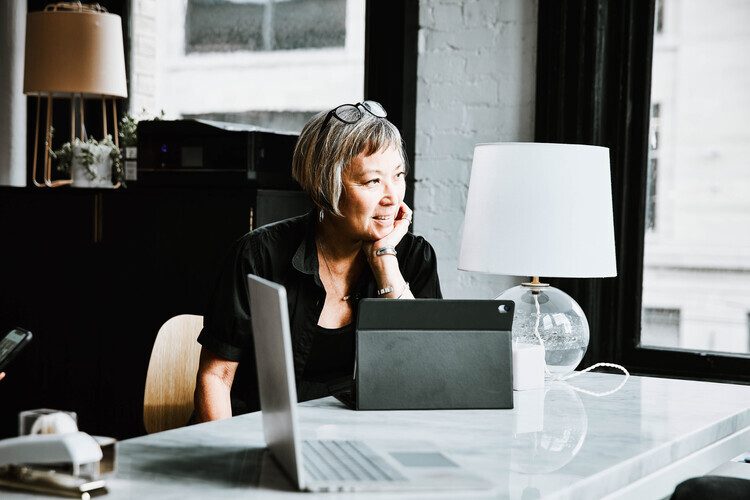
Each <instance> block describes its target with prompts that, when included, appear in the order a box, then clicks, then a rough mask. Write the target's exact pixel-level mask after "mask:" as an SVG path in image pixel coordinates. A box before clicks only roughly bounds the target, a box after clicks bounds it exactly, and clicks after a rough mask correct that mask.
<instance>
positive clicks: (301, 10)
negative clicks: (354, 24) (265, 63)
mask: <svg viewBox="0 0 750 500" xmlns="http://www.w3.org/2000/svg"><path fill="white" fill-rule="evenodd" d="M273 39H274V48H276V49H283V50H285V49H304V48H316V47H343V46H344V42H345V41H346V1H345V0H287V1H284V2H277V3H274V7H273Z"/></svg>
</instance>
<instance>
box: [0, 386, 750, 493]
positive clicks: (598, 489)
mask: <svg viewBox="0 0 750 500" xmlns="http://www.w3.org/2000/svg"><path fill="white" fill-rule="evenodd" d="M622 380H623V377H622V376H621V375H609V374H594V373H586V374H583V375H581V376H580V377H576V378H574V379H572V380H571V381H570V383H566V382H554V383H548V384H547V387H545V389H539V390H535V391H523V392H515V393H514V397H515V408H514V409H512V410H470V411H455V410H451V411H434V410H433V411H388V412H380V411H368V412H354V411H351V410H348V409H346V408H345V407H344V406H343V405H342V404H341V403H339V402H338V401H337V400H335V399H333V398H325V399H320V400H316V401H309V402H306V403H301V404H300V407H299V410H300V411H299V418H300V422H301V429H302V437H303V438H304V439H311V438H312V439H314V438H318V439H364V440H381V441H382V440H402V441H403V440H418V441H425V442H430V443H433V444H434V446H435V448H436V449H439V450H440V451H441V452H442V453H444V454H445V455H446V456H448V457H449V458H450V459H451V460H453V461H455V462H457V463H459V464H460V465H462V466H464V467H466V468H467V469H469V470H470V471H472V472H473V473H474V474H476V475H479V476H481V477H483V478H486V479H488V480H489V481H491V482H492V484H493V485H494V489H493V490H491V491H485V492H475V493H471V494H468V493H467V495H462V494H456V492H450V493H448V492H446V493H443V494H441V493H437V494H436V493H435V492H430V493H424V494H410V495H409V497H413V498H449V497H450V498H455V497H460V498H464V497H467V498H571V499H572V498H575V499H587V498H591V499H594V498H601V497H603V496H605V495H607V494H609V493H611V492H614V491H616V490H618V489H620V488H623V487H625V486H627V485H628V484H630V483H632V482H634V481H636V480H638V479H640V478H642V477H645V476H647V475H649V474H651V473H653V472H656V471H658V470H659V469H661V468H663V467H666V466H668V465H669V464H671V463H673V462H674V461H676V460H678V459H680V458H683V457H686V456H688V455H689V454H691V453H693V452H695V451H698V450H700V449H702V448H703V447H705V446H707V445H710V444H712V443H714V442H716V441H718V440H720V439H722V438H724V437H726V436H729V435H731V434H733V433H735V432H738V431H740V430H742V429H745V428H747V427H748V426H750V386H743V385H732V384H716V383H708V382H693V381H685V380H672V379H659V378H650V377H630V379H629V380H628V381H627V382H626V383H625V384H624V385H623V387H622V388H621V389H620V390H619V391H617V392H616V393H614V394H610V395H607V396H603V397H595V396H591V395H588V394H585V393H582V392H578V391H576V390H574V389H573V388H572V387H571V385H576V386H578V387H580V388H583V389H586V390H589V391H597V392H605V391H607V390H609V389H613V388H615V387H617V386H618V385H619V384H620V382H621V381H622ZM117 460H118V463H117V473H116V474H115V475H114V476H113V477H110V478H109V480H108V484H109V491H110V493H109V495H108V496H107V497H106V498H113V499H120V498H148V497H158V498H175V499H181V500H184V499H191V498H201V499H203V498H215V497H220V498H249V497H252V498H266V497H268V498H286V497H291V496H293V495H305V498H313V497H315V498H317V497H322V498H331V495H330V494H328V495H327V494H317V495H313V494H309V493H297V492H295V491H293V489H292V485H291V483H290V482H289V481H288V480H287V479H286V478H285V476H283V475H282V473H281V472H280V471H279V469H278V468H277V466H276V464H275V463H274V462H273V461H272V459H271V458H270V457H269V456H268V454H267V453H266V452H265V451H264V441H263V434H262V428H261V419H260V414H259V413H253V414H248V415H242V416H238V417H234V418H232V419H229V420H224V421H219V422H209V423H206V424H200V425H195V426H191V427H184V428H181V429H175V430H172V431H167V432H162V433H158V434H153V435H149V436H143V437H140V438H135V439H130V440H126V441H123V442H121V443H118V458H117ZM258 489H260V490H258ZM5 494H6V492H3V495H5ZM8 496H9V497H19V498H21V497H23V495H13V494H11V495H8ZM347 496H351V495H350V494H347ZM356 496H357V497H383V496H384V494H378V493H374V494H357V495H356ZM397 496H398V497H402V496H403V495H401V494H399V495H397Z"/></svg>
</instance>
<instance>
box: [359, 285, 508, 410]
mask: <svg viewBox="0 0 750 500" xmlns="http://www.w3.org/2000/svg"><path fill="white" fill-rule="evenodd" d="M513 305H514V304H513V302H512V301H501V300H440V299H416V300H388V299H363V300H362V301H360V305H359V313H358V317H357V353H356V355H357V358H356V359H357V362H356V368H355V385H354V387H355V392H356V393H355V395H354V396H355V397H354V398H353V402H354V406H355V408H356V409H357V410H426V409H436V410H437V409H485V408H513V380H512V376H513V370H512V365H511V362H512V350H511V326H512V322H513Z"/></svg>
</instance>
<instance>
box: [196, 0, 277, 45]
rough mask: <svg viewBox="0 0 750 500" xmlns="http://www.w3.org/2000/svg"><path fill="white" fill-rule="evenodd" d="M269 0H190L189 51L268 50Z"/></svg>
mask: <svg viewBox="0 0 750 500" xmlns="http://www.w3.org/2000/svg"><path fill="white" fill-rule="evenodd" d="M265 4H266V2H265V1H263V0H259V1H257V2H232V1H229V0H188V6H187V15H186V16H185V34H186V35H187V51H188V52H231V51H235V50H267V48H266V47H265V46H264V44H263V19H264V15H265V10H266V5H265Z"/></svg>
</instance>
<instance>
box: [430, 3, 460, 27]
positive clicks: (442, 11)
mask: <svg viewBox="0 0 750 500" xmlns="http://www.w3.org/2000/svg"><path fill="white" fill-rule="evenodd" d="M432 12H433V17H434V23H433V25H432V28H433V29H436V30H452V29H454V28H455V27H456V25H457V24H459V25H460V24H462V22H463V14H462V12H461V5H458V4H447V5H446V4H438V5H435V6H434V7H433V9H432Z"/></svg>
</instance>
